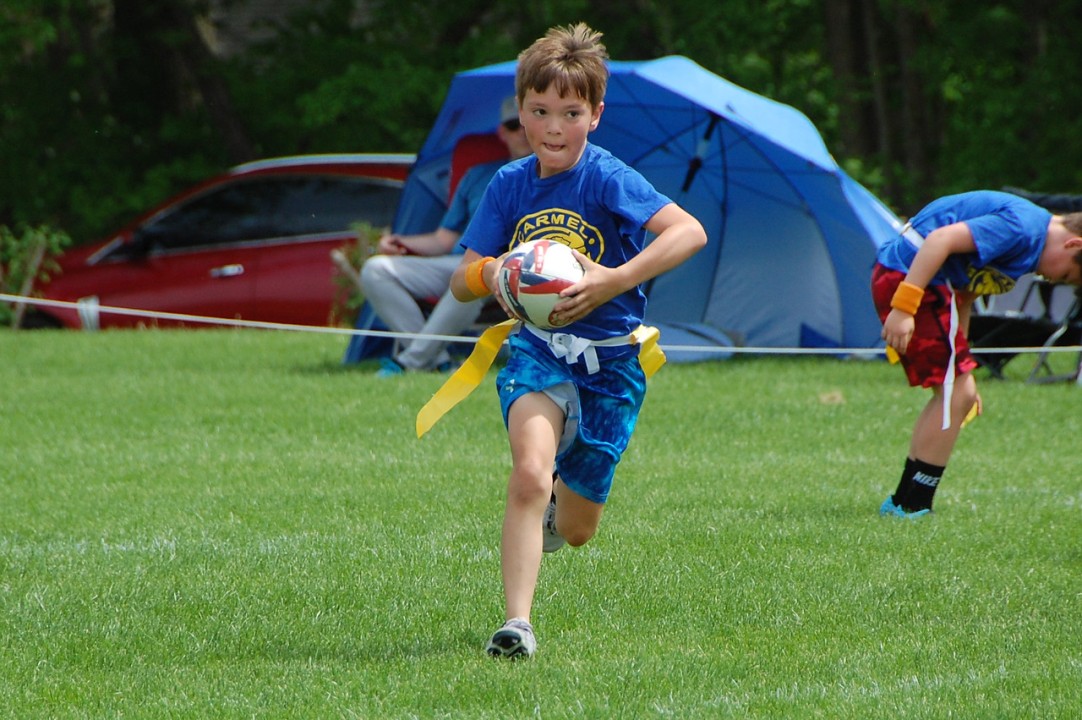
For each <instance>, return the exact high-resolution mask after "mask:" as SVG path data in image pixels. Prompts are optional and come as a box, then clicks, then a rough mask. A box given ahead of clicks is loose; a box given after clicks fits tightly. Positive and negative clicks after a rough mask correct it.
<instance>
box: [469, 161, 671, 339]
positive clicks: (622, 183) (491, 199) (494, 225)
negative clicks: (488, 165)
mask: <svg viewBox="0 0 1082 720" xmlns="http://www.w3.org/2000/svg"><path fill="white" fill-rule="evenodd" d="M671 202H672V201H671V200H670V199H669V198H668V197H666V196H665V195H662V194H661V193H659V192H658V191H657V190H655V189H654V187H653V186H652V185H651V184H650V183H649V182H648V181H647V180H646V178H644V177H643V176H642V175H640V174H639V172H638V171H636V170H635V169H633V168H631V167H629V166H628V165H626V164H625V163H624V162H623V161H621V160H619V159H618V158H616V157H614V156H613V155H612V154H611V153H610V152H609V151H608V150H605V149H603V148H600V147H598V146H596V145H593V144H590V143H587V145H586V148H585V150H584V151H583V154H582V157H581V158H580V159H579V162H578V163H576V164H575V166H574V167H572V168H570V169H569V170H566V171H564V172H561V173H558V174H556V175H553V176H551V177H547V178H543V179H542V178H539V177H538V167H537V158H536V157H535V156H534V155H530V156H528V157H525V158H522V159H521V160H515V161H512V162H510V163H508V164H506V165H504V166H503V167H502V168H500V170H499V171H498V172H497V173H496V175H495V177H494V178H493V179H492V182H491V183H489V186H488V190H486V191H485V195H484V197H483V198H482V199H481V205H480V206H479V207H478V209H477V212H476V213H475V214H474V216H473V218H472V219H471V220H470V224H469V226H468V227H467V228H466V232H465V234H463V236H462V245H463V247H466V248H469V249H471V250H474V251H476V252H478V253H480V254H481V255H484V256H492V257H498V256H500V255H502V254H503V253H505V252H507V250H509V249H510V248H512V247H514V246H516V245H518V244H520V243H524V242H529V241H530V240H539V239H541V238H548V239H550V240H556V241H558V242H562V243H564V244H566V245H570V246H571V247H572V248H574V249H575V250H578V251H579V252H581V253H582V254H583V255H585V256H587V257H588V258H590V259H591V260H593V261H594V262H596V263H598V264H600V265H604V266H606V267H618V266H620V265H623V264H624V263H625V262H627V261H628V260H630V259H631V258H633V257H635V256H636V255H638V254H639V253H640V252H642V249H643V247H644V245H645V242H646V230H645V229H644V227H643V226H644V225H645V224H646V223H647V222H648V221H649V220H650V218H652V217H653V216H654V215H655V214H656V213H657V212H658V210H660V209H661V208H663V207H664V206H666V205H668V204H669V203H671ZM645 311H646V295H645V293H644V292H643V289H642V287H635V288H632V289H631V290H628V291H627V292H625V293H623V294H621V295H619V296H617V297H615V298H613V299H612V300H610V301H609V302H607V303H605V304H604V305H602V306H600V307H598V308H596V309H595V310H594V311H593V312H592V313H590V314H589V315H587V316H586V317H585V318H583V319H582V320H579V321H578V322H575V323H572V324H571V325H568V326H566V327H562V328H560V332H567V333H571V334H574V335H578V336H580V337H583V338H587V339H590V340H603V339H605V338H609V337H617V336H620V335H627V334H628V333H630V332H631V331H632V330H633V329H635V328H636V327H638V326H639V325H640V324H642V318H643V315H644V313H645ZM531 337H532V336H531Z"/></svg>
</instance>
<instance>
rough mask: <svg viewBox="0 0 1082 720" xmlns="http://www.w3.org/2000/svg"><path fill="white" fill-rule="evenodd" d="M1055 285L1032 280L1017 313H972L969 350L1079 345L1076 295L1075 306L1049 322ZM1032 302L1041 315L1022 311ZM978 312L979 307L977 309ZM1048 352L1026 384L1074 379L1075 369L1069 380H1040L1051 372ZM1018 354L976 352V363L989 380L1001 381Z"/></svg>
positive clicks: (1080, 329) (1081, 310) (1081, 324)
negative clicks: (1038, 307) (1058, 318)
mask: <svg viewBox="0 0 1082 720" xmlns="http://www.w3.org/2000/svg"><path fill="white" fill-rule="evenodd" d="M1055 287H1056V286H1055V285H1053V284H1052V283H1049V282H1046V281H1044V280H1034V281H1033V283H1032V284H1031V285H1030V286H1029V287H1028V288H1027V289H1026V292H1025V295H1024V296H1023V299H1022V303H1021V305H1020V306H1019V307H1020V308H1021V309H1020V310H1009V311H1006V312H1000V313H997V312H989V311H987V310H985V311H983V312H974V314H973V315H972V317H971V318H970V323H969V340H970V343H969V344H970V347H972V348H973V349H974V350H980V349H983V348H996V347H1044V348H1050V347H1053V346H1056V345H1073V344H1078V341H1079V337H1080V336H1082V320H1080V318H1079V314H1080V313H1082V308H1080V303H1079V299H1078V297H1077V296H1076V298H1075V301H1074V303H1073V304H1072V305H1071V307H1070V309H1069V310H1068V311H1067V312H1066V313H1065V315H1064V317H1063V319H1062V320H1061V321H1059V322H1056V321H1055V320H1053V319H1052V293H1053V291H1054V290H1055ZM1031 299H1036V300H1038V301H1039V302H1040V304H1041V307H1042V311H1041V313H1040V315H1030V314H1027V313H1025V312H1024V309H1025V308H1026V306H1027V304H1028V303H1029V302H1030V300H1031ZM978 309H979V308H978ZM1050 354H1051V353H1050V352H1048V351H1047V350H1046V351H1044V352H1042V353H1041V354H1040V356H1039V357H1038V359H1037V362H1036V364H1035V365H1034V368H1033V370H1032V371H1031V372H1030V374H1029V378H1028V379H1027V382H1055V381H1061V380H1065V379H1073V378H1074V377H1075V376H1076V375H1077V374H1078V371H1077V370H1075V371H1074V372H1073V373H1072V374H1071V375H1070V377H1069V378H1067V377H1063V376H1053V377H1040V374H1041V372H1042V371H1044V372H1047V373H1049V374H1050V373H1051V368H1050V367H1049V365H1048V356H1049V355H1050ZM1017 355H1018V353H1013V352H1003V353H998V352H997V353H987V352H976V353H974V357H976V359H977V362H979V363H980V364H981V366H982V367H985V368H987V369H988V371H989V372H990V373H991V375H992V377H994V378H998V379H1003V377H1004V374H1003V370H1004V368H1005V367H1006V365H1007V364H1008V363H1009V362H1010V361H1011V360H1013V359H1014V358H1015V357H1016V356H1017Z"/></svg>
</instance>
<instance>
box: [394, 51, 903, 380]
mask: <svg viewBox="0 0 1082 720" xmlns="http://www.w3.org/2000/svg"><path fill="white" fill-rule="evenodd" d="M609 67H610V71H611V78H610V80H609V86H608V92H607V94H606V96H605V111H604V114H603V115H602V118H601V124H600V126H599V127H598V129H597V130H596V131H595V132H594V133H593V134H591V136H590V140H591V142H593V143H596V144H597V145H600V146H602V147H605V148H608V149H609V150H610V151H611V152H612V153H613V154H615V155H616V156H618V157H620V158H621V159H623V160H624V161H625V162H626V163H628V164H629V165H631V166H632V167H634V168H636V169H637V170H638V171H639V172H641V173H642V174H643V175H644V176H645V177H646V178H647V179H649V180H650V181H651V182H652V183H653V184H654V186H655V187H656V188H657V189H658V190H660V191H661V192H663V193H665V194H666V195H668V196H669V197H671V198H672V199H673V200H675V201H676V202H677V203H679V204H680V205H681V206H683V207H684V208H685V209H687V210H688V211H689V212H691V213H692V214H694V215H695V216H696V217H697V218H699V220H700V221H701V222H702V223H703V225H704V227H705V228H706V231H707V234H708V235H709V239H710V240H709V243H708V245H707V247H706V248H704V249H703V250H702V251H701V252H699V253H698V254H697V255H696V256H694V257H693V258H692V259H691V260H690V261H688V262H686V263H684V264H683V265H681V266H680V267H678V268H676V269H675V270H673V271H671V272H669V273H666V274H665V275H662V276H660V277H658V278H656V279H655V281H654V282H653V283H651V286H650V287H649V289H648V297H649V302H648V305H647V316H646V320H647V322H648V323H650V324H653V325H657V326H659V327H660V328H661V329H662V337H661V342H662V345H666V344H678V345H721V346H726V345H728V344H731V343H733V342H735V343H739V344H744V345H748V346H754V347H874V346H876V345H878V344H879V332H880V323H879V320H878V318H877V317H876V314H875V311H874V308H873V306H872V301H871V294H870V291H869V274H870V271H871V267H872V264H873V262H874V260H875V251H876V248H877V247H878V246H879V245H880V244H881V243H882V242H883V241H884V240H885V239H887V238H888V237H890V236H892V235H895V234H897V233H898V232H899V229H900V227H901V223H900V221H899V220H898V218H897V217H896V216H895V215H894V214H893V213H892V212H891V211H890V210H889V209H887V208H886V207H885V206H884V205H883V204H882V203H881V202H880V201H878V200H877V199H876V198H875V197H874V196H873V195H872V194H871V193H870V192H868V191H867V190H866V189H865V188H863V187H861V186H860V185H859V184H858V183H857V182H856V181H854V180H853V179H852V178H850V177H849V176H848V175H846V173H845V172H844V171H842V169H841V168H840V167H838V165H837V163H836V162H835V161H834V159H833V158H832V157H831V155H830V153H829V152H828V151H827V149H826V146H825V144H824V143H823V140H822V137H821V136H820V135H819V132H818V131H817V130H816V128H815V126H814V125H812V123H811V121H810V120H808V118H807V117H806V116H805V115H803V114H802V113H801V112H799V111H798V110H796V109H795V108H792V107H790V106H788V105H783V104H781V103H778V102H775V101H773V100H770V99H768V98H765V97H763V96H761V95H757V94H755V93H752V92H750V91H748V90H745V89H743V88H740V87H738V86H736V85H734V84H732V83H730V82H728V81H727V80H725V79H723V78H721V77H719V76H717V75H715V74H713V73H711V72H709V71H707V70H706V69H704V68H702V67H701V66H699V65H697V64H696V63H694V62H693V61H691V60H689V59H687V58H684V57H679V56H672V57H665V58H661V59H658V60H650V61H642V62H611V63H610V66H609ZM514 73H515V63H513V62H508V63H501V64H497V65H491V66H487V67H482V68H478V69H475V70H469V71H466V72H462V73H459V74H457V75H456V76H455V77H454V79H453V80H452V82H451V86H450V88H449V91H448V93H447V97H446V99H445V100H444V103H443V106H442V108H441V110H440V113H439V115H438V117H437V118H436V122H435V124H434V125H433V127H432V130H431V131H430V132H429V134H428V137H427V139H426V140H425V143H424V145H423V147H422V148H421V150H420V152H419V153H418V155H417V164H416V167H415V169H414V171H413V172H412V174H411V176H410V178H409V180H408V181H407V184H406V187H405V191H404V194H403V199H402V203H401V205H400V208H399V212H398V216H397V220H396V228H397V229H399V230H400V231H403V232H414V231H422V230H424V229H426V228H430V227H433V226H434V225H435V224H436V223H437V222H438V221H439V217H440V214H441V213H442V210H443V201H444V198H445V197H446V194H447V193H446V191H447V184H446V183H447V175H448V166H449V164H450V157H451V153H452V150H453V149H454V146H455V143H456V142H457V141H458V139H459V138H461V137H463V136H465V135H469V134H471V133H480V132H488V131H490V129H491V125H492V118H493V117H495V116H496V114H497V107H498V105H499V103H500V102H501V100H502V99H503V98H504V97H506V96H507V95H510V94H512V93H513V92H514ZM673 359H681V357H674V358H673ZM683 359H693V354H687V355H685V356H683Z"/></svg>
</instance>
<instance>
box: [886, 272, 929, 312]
mask: <svg viewBox="0 0 1082 720" xmlns="http://www.w3.org/2000/svg"><path fill="white" fill-rule="evenodd" d="M922 297H924V290H923V289H922V288H919V287H917V286H916V285H914V284H913V283H907V282H906V281H904V280H903V281H902V282H900V283H899V284H898V289H897V290H895V291H894V297H893V298H891V300H890V306H891V307H892V308H894V309H895V310H901V311H902V312H904V313H909V314H910V315H916V314H917V308H919V307H920V300H921V298H922Z"/></svg>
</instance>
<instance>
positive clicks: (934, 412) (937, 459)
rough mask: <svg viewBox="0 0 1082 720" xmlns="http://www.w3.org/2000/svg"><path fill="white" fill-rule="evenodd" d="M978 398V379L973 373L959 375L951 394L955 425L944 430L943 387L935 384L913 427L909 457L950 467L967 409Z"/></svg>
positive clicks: (952, 416) (952, 422)
mask: <svg viewBox="0 0 1082 720" xmlns="http://www.w3.org/2000/svg"><path fill="white" fill-rule="evenodd" d="M976 401H977V381H976V380H975V379H974V378H973V374H972V373H965V374H964V375H960V376H958V377H957V378H956V379H955V381H954V394H953V395H952V396H951V426H950V428H948V429H947V430H943V429H942V427H943V388H942V387H936V388H933V391H932V397H931V399H930V400H929V401H928V404H927V405H925V406H924V409H923V410H922V411H921V413H920V415H919V416H918V417H917V422H916V424H915V425H914V427H913V437H912V439H911V440H910V444H909V457H911V458H914V459H916V460H921V461H923V462H926V463H930V464H932V465H940V466H943V467H946V465H947V461H949V460H950V456H951V452H953V450H954V443H955V442H956V441H957V440H958V433H959V431H960V430H961V429H962V421H963V420H964V419H965V416H966V413H968V412H969V410H970V408H972V407H973V403H975V402H976Z"/></svg>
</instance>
